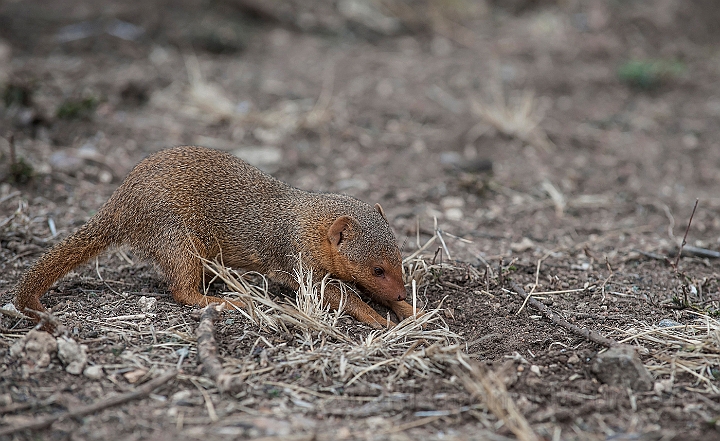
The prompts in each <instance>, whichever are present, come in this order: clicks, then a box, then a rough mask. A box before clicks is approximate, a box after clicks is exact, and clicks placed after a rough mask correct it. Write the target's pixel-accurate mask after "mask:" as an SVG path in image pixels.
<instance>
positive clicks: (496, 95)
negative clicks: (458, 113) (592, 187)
mask: <svg viewBox="0 0 720 441" xmlns="http://www.w3.org/2000/svg"><path fill="white" fill-rule="evenodd" d="M492 93H493V98H492V100H489V101H478V100H471V102H470V106H471V109H472V112H473V113H474V114H475V116H477V117H478V118H480V119H481V120H483V122H484V123H486V124H490V125H491V126H492V127H493V128H495V129H496V130H498V131H499V132H502V133H504V134H505V135H507V136H510V137H513V138H517V139H519V140H521V141H524V142H526V143H528V144H530V145H532V146H535V147H538V148H541V149H543V150H545V151H551V150H553V149H554V147H555V144H554V143H553V142H552V141H551V140H550V139H549V138H548V136H547V134H546V133H545V131H544V130H543V129H542V127H540V123H541V122H542V120H543V118H544V117H545V112H544V111H543V109H542V106H540V105H539V103H538V101H537V100H536V99H535V93H534V92H532V91H530V90H525V91H523V92H522V94H520V95H511V96H510V97H509V98H506V97H505V95H504V93H503V88H502V86H497V87H494V88H493V92H492ZM475 131H476V129H473V130H472V132H475Z"/></svg>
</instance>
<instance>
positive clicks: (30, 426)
mask: <svg viewBox="0 0 720 441" xmlns="http://www.w3.org/2000/svg"><path fill="white" fill-rule="evenodd" d="M176 375H177V371H170V372H168V373H166V374H163V375H161V376H159V377H157V378H155V379H154V380H150V381H148V382H147V383H145V384H143V385H142V386H140V387H138V388H136V389H135V390H133V391H132V392H128V393H125V394H121V395H116V396H114V397H110V398H108V399H106V400H102V401H99V402H96V403H93V404H89V405H87V406H82V407H79V408H77V409H75V410H71V411H69V412H65V413H62V414H59V415H53V416H49V417H45V418H38V419H36V420H34V421H31V422H29V423H25V424H20V425H17V426H11V427H6V428H4V429H0V437H3V436H6V435H12V434H13V433H17V432H22V431H25V430H40V429H44V428H46V427H48V426H50V425H52V424H53V423H55V422H57V421H61V420H66V419H68V418H78V417H82V416H85V415H89V414H91V413H95V412H99V411H101V410H105V409H107V408H110V407H113V406H118V405H120V404H124V403H127V402H128V401H132V400H136V399H138V398H143V397H145V396H147V395H150V393H151V392H152V391H154V390H155V389H157V388H158V387H160V386H162V385H163V384H165V383H167V382H168V381H170V380H172V379H173V378H175V376H176Z"/></svg>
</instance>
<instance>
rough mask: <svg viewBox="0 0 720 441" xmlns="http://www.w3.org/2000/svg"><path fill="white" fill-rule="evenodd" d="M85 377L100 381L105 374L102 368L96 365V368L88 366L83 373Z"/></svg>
mask: <svg viewBox="0 0 720 441" xmlns="http://www.w3.org/2000/svg"><path fill="white" fill-rule="evenodd" d="M83 375H84V376H86V377H87V378H89V379H91V380H99V379H101V378H102V377H103V376H104V375H105V374H104V372H103V368H102V366H99V365H95V366H88V367H86V368H85V370H84V371H83Z"/></svg>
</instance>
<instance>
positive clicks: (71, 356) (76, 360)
mask: <svg viewBox="0 0 720 441" xmlns="http://www.w3.org/2000/svg"><path fill="white" fill-rule="evenodd" d="M57 349H58V358H59V359H60V361H61V362H62V363H63V365H65V371H66V372H67V373H69V374H73V375H80V374H81V373H83V370H84V369H85V364H87V346H86V345H79V344H78V343H77V342H76V341H75V340H73V339H72V338H68V337H58V339H57Z"/></svg>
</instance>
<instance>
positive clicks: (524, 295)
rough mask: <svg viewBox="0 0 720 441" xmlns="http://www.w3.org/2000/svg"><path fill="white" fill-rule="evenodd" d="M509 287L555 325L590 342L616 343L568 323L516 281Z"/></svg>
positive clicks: (611, 345) (601, 343)
mask: <svg viewBox="0 0 720 441" xmlns="http://www.w3.org/2000/svg"><path fill="white" fill-rule="evenodd" d="M510 287H511V288H512V289H514V290H515V292H516V293H517V295H519V296H520V297H521V298H522V299H523V300H525V299H527V301H528V303H530V305H531V306H532V307H533V308H535V309H537V310H538V311H540V312H541V313H542V314H543V315H544V316H545V317H546V318H547V319H548V320H550V321H551V322H553V323H555V324H556V325H560V326H562V327H564V328H565V329H567V330H569V331H571V332H574V333H575V334H578V335H581V336H583V337H585V338H586V339H588V340H590V341H591V342H594V343H597V344H600V345H603V346H606V347H608V348H610V347H613V346H617V345H618V342H616V341H615V340H612V339H610V338H607V337H603V336H602V335H600V334H598V333H597V332H595V331H591V330H589V329H586V328H580V327H578V326H575V325H573V324H570V323H568V322H567V321H566V320H565V319H563V318H562V317H560V316H559V315H557V314H555V313H554V312H552V311H551V310H550V309H549V308H548V307H547V306H545V305H543V304H542V303H540V302H538V301H537V300H535V299H534V298H533V297H532V296H530V295H528V294H527V293H526V292H525V290H524V289H522V288H521V287H520V286H519V285H518V284H517V283H515V282H511V283H510Z"/></svg>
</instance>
